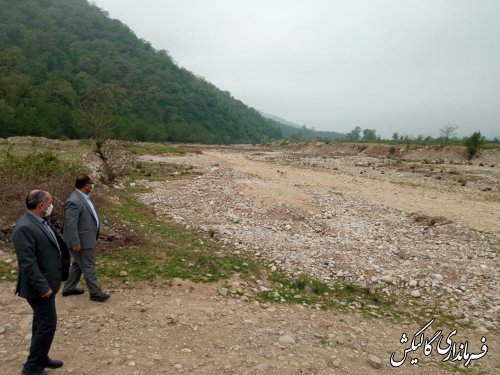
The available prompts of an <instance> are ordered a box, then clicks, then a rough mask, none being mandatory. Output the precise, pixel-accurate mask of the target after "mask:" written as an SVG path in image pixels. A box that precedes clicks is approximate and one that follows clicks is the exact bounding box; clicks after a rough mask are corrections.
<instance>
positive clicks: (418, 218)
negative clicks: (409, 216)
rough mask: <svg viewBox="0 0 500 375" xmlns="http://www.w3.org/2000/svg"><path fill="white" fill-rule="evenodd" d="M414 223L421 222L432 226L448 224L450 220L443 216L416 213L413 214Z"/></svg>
mask: <svg viewBox="0 0 500 375" xmlns="http://www.w3.org/2000/svg"><path fill="white" fill-rule="evenodd" d="M413 220H414V221H415V223H418V224H422V225H424V226H427V227H432V226H434V225H438V224H449V223H450V222H451V221H450V220H448V219H447V218H445V217H443V216H427V215H420V214H417V215H415V216H414V219H413Z"/></svg>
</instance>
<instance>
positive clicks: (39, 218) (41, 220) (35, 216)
mask: <svg viewBox="0 0 500 375" xmlns="http://www.w3.org/2000/svg"><path fill="white" fill-rule="evenodd" d="M28 213H29V214H30V215H31V216H33V217H34V218H35V219H37V220H38V222H39V223H41V224H43V222H44V221H45V220H44V219H43V217H40V216H37V215H35V214H34V213H33V212H31V211H29V210H28Z"/></svg>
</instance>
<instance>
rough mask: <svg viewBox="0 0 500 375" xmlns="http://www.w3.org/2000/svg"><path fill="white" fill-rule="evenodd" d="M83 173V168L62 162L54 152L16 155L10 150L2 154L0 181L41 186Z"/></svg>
mask: <svg viewBox="0 0 500 375" xmlns="http://www.w3.org/2000/svg"><path fill="white" fill-rule="evenodd" d="M78 173H81V166H80V165H79V164H76V163H70V162H65V161H63V160H61V159H60V158H59V157H58V156H57V155H56V154H55V153H53V152H52V151H34V152H31V153H29V154H26V155H22V154H15V153H14V152H13V151H12V148H8V149H7V150H5V151H4V152H3V153H2V154H0V176H1V177H0V180H1V181H2V182H3V183H13V182H22V181H29V182H30V183H32V184H40V183H43V182H47V181H50V180H53V179H57V178H59V177H62V176H66V175H68V174H71V175H72V176H73V178H74V177H75V176H76V175H77V174H78Z"/></svg>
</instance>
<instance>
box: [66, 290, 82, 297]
mask: <svg viewBox="0 0 500 375" xmlns="http://www.w3.org/2000/svg"><path fill="white" fill-rule="evenodd" d="M83 293H84V290H83V289H81V288H75V289H73V290H63V292H62V295H63V297H66V296H71V295H73V294H74V295H80V294H83Z"/></svg>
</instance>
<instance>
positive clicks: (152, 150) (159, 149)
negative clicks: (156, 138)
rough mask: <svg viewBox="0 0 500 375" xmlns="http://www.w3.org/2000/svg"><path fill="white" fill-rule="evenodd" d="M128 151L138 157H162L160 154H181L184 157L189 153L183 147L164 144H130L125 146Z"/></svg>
mask: <svg viewBox="0 0 500 375" xmlns="http://www.w3.org/2000/svg"><path fill="white" fill-rule="evenodd" d="M124 148H126V149H127V150H128V151H130V152H131V153H133V154H136V155H160V154H179V155H183V154H185V153H187V152H188V151H187V150H186V149H185V148H183V147H175V146H166V145H162V144H147V145H138V144H134V143H132V144H128V145H124Z"/></svg>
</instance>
